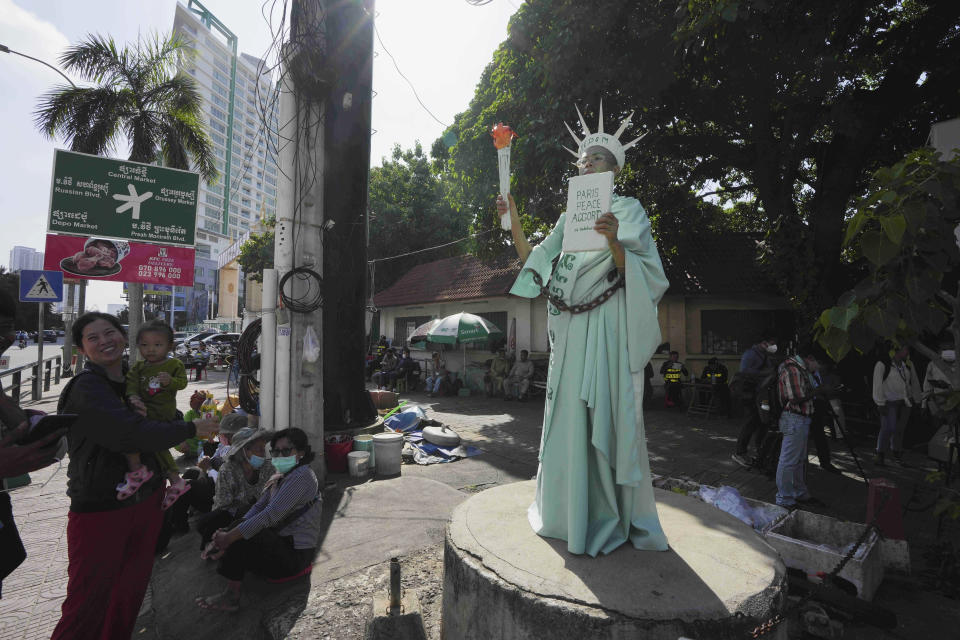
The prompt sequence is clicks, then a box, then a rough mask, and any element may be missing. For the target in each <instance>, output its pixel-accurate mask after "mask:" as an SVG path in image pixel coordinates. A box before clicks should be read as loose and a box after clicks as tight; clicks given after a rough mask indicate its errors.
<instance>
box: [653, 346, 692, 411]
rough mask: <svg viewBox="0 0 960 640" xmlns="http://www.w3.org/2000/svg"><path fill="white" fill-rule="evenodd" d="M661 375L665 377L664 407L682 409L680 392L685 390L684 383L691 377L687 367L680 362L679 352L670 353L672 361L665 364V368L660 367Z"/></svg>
mask: <svg viewBox="0 0 960 640" xmlns="http://www.w3.org/2000/svg"><path fill="white" fill-rule="evenodd" d="M660 375H662V376H663V387H664V391H665V393H664V395H663V406H664V407H666V408H667V409H669V408H670V407H680V405H681V403H682V402H681V400H680V392H681V391H682V389H683V382H684V381H685V380H687V379H689V377H690V373H689V372H688V371H687V367H686V366H685V365H684V364H683V363H682V362H680V353H679V352H677V351H671V352H670V359H669V360H667V361H666V362H664V363H663V366H661V367H660Z"/></svg>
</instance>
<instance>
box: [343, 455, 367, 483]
mask: <svg viewBox="0 0 960 640" xmlns="http://www.w3.org/2000/svg"><path fill="white" fill-rule="evenodd" d="M347 469H348V470H349V471H350V476H351V477H354V478H365V477H367V475H368V474H369V473H370V452H369V451H351V452H350V453H348V454H347Z"/></svg>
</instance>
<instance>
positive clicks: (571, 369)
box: [510, 196, 669, 556]
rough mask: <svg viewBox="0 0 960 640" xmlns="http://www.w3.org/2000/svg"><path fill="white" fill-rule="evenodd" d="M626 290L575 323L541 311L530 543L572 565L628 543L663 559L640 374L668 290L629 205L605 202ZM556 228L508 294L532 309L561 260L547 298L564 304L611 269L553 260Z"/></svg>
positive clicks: (599, 286) (559, 236) (594, 258)
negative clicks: (613, 221) (546, 364)
mask: <svg viewBox="0 0 960 640" xmlns="http://www.w3.org/2000/svg"><path fill="white" fill-rule="evenodd" d="M611 210H612V212H613V214H614V215H615V216H616V217H617V220H618V221H619V225H620V226H619V230H618V232H617V238H618V240H619V241H620V242H621V244H622V245H623V247H624V249H625V254H626V265H625V266H626V286H625V287H624V288H621V289H619V290H618V291H617V293H616V294H614V295H613V297H611V298H610V299H609V300H607V301H606V302H604V303H603V304H602V305H600V306H599V307H597V308H595V309H592V310H590V311H587V312H585V313H580V314H576V315H572V314H570V313H568V312H561V311H559V310H557V309H556V308H555V307H554V306H553V305H552V304H550V303H549V302H548V303H547V310H548V324H547V326H548V334H549V338H550V371H549V374H548V376H547V400H546V409H545V411H544V416H543V434H542V436H541V441H540V467H539V469H538V471H537V495H536V501H535V502H534V503H533V504H532V505H531V506H530V509H529V510H528V513H527V516H528V519H529V521H530V524H531V526H532V527H533V529H534V531H536V532H537V533H538V534H539V535H542V536H546V537H550V538H559V539H561V540H566V541H567V549H568V550H569V551H570V552H571V553H577V554H582V553H587V554H589V555H591V556H596V555H597V553H600V552H603V553H610V552H611V551H613V550H614V549H616V548H617V547H619V546H620V545H621V544H623V543H624V542H625V541H626V540H627V539H629V540H630V541H631V542H632V543H633V546H634V547H636V548H637V549H646V550H657V551H663V550H666V549H667V539H666V536H664V534H663V529H662V528H661V526H660V519H659V518H658V516H657V507H656V503H655V502H654V496H653V486H652V484H651V478H650V462H649V460H648V458H647V443H646V435H645V434H644V430H643V413H642V407H643V397H642V394H643V375H642V374H643V368H644V366H646V364H647V362H648V361H649V360H650V356H652V355H653V353H654V351H655V350H656V348H657V346H658V345H659V344H660V342H661V338H660V325H659V323H658V320H657V304H658V303H659V301H660V299H661V298H662V297H663V294H664V292H666V290H667V287H668V285H669V283H668V282H667V279H666V277H665V275H664V273H663V265H662V263H661V262H660V255H659V253H657V248H656V245H655V243H654V241H653V237H652V236H651V234H650V221H649V219H648V218H647V215H646V212H645V211H644V210H643V207H642V206H640V203H639V202H637V200H635V199H634V198H622V197H619V196H614V198H613V203H612V205H611ZM565 216H566V214H564V215H561V216H560V219H559V220H558V221H557V224H556V226H555V227H554V229H553V231H552V232H551V233H550V235H549V236H547V238H546V239H545V240H544V241H543V242H542V243H540V244H539V245H538V246H537V247H535V248H534V249H533V251H532V252H531V253H530V256H529V257H528V258H527V261H526V263H525V264H524V267H523V270H521V272H520V276H519V277H518V278H517V281H516V282H515V283H514V285H513V288H512V289H511V291H510V292H511V293H513V294H515V295H518V296H524V297H527V298H535V297H537V296H538V295H540V290H539V288H538V287H537V286H536V284H535V283H534V281H533V277H532V273H531V270H532V271H535V272H537V273H538V274H540V277H541V278H542V281H543V282H546V281H547V279H548V278H549V277H550V272H551V262H552V261H553V259H554V258H555V257H557V256H558V255H560V259H559V261H558V263H557V267H556V271H555V274H554V277H553V280H552V282H551V283H550V287H551V292H552V293H553V294H555V295H560V296H561V297H562V299H563V300H564V301H565V302H567V303H568V304H571V303H572V304H579V303H584V302H588V301H590V300H593V299H594V298H596V297H597V295H599V294H600V293H601V292H602V291H604V290H605V289H607V288H608V287H609V286H610V284H611V282H610V281H609V280H608V279H607V275H608V274H609V273H610V271H611V270H612V269H616V265H615V264H614V262H613V256H612V255H611V253H610V251H609V250H603V251H581V252H574V253H564V254H561V246H562V244H563V226H564V221H565Z"/></svg>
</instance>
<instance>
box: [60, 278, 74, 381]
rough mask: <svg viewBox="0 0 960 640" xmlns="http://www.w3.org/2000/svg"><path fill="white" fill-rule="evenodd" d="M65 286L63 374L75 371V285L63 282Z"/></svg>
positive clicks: (71, 373)
mask: <svg viewBox="0 0 960 640" xmlns="http://www.w3.org/2000/svg"><path fill="white" fill-rule="evenodd" d="M64 286H65V287H66V288H67V292H66V293H67V303H66V305H65V306H64V307H63V316H62V317H63V371H62V372H61V373H62V374H63V375H64V376H67V375H73V374H74V373H76V372H75V371H74V370H73V365H72V360H73V320H74V317H73V299H74V298H73V297H74V295H76V290H77V285H75V284H70V283H69V282H68V283H65V284H64Z"/></svg>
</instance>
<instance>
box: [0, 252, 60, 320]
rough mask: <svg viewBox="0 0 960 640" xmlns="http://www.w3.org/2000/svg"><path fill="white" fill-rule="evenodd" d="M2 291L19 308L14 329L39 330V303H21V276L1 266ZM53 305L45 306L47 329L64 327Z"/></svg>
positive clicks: (0, 281)
mask: <svg viewBox="0 0 960 640" xmlns="http://www.w3.org/2000/svg"><path fill="white" fill-rule="evenodd" d="M0 289H2V290H3V291H6V292H7V294H8V295H9V296H10V297H11V298H12V299H13V301H14V304H15V305H16V307H17V315H16V316H15V317H14V328H15V329H17V330H18V331H36V330H37V303H36V302H20V301H19V300H20V274H19V273H8V272H7V269H6V267H4V266H0ZM52 309H53V305H52V304H50V303H44V304H43V326H44V327H45V328H47V329H56V328H59V327H62V326H63V320H62V319H61V318H60V315H59V314H55V313H53V311H52Z"/></svg>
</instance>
